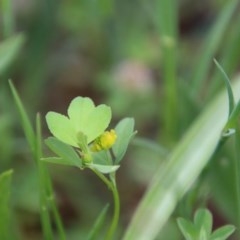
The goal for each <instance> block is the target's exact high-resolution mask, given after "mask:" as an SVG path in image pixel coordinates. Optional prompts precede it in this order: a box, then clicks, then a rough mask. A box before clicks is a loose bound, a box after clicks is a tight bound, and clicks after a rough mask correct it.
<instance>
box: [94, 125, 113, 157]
mask: <svg viewBox="0 0 240 240" xmlns="http://www.w3.org/2000/svg"><path fill="white" fill-rule="evenodd" d="M116 139H117V134H116V132H115V131H114V130H113V129H112V130H110V131H105V132H104V133H103V134H102V135H101V136H99V137H98V138H97V139H96V140H95V141H94V142H93V144H92V146H91V150H92V151H93V152H98V151H101V150H106V149H109V148H111V147H112V146H113V144H114V143H115V141H116Z"/></svg>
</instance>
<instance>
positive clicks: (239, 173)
mask: <svg viewBox="0 0 240 240" xmlns="http://www.w3.org/2000/svg"><path fill="white" fill-rule="evenodd" d="M239 145H240V132H239V128H238V127H237V131H236V136H235V152H236V156H235V168H234V169H235V180H236V194H237V195H236V198H237V228H238V229H239V228H240V162H239V159H240V151H239ZM239 234H240V232H238V235H239Z"/></svg>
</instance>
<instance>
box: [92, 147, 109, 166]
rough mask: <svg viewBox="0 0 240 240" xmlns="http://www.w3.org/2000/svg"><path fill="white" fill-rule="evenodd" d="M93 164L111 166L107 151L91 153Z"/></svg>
mask: <svg viewBox="0 0 240 240" xmlns="http://www.w3.org/2000/svg"><path fill="white" fill-rule="evenodd" d="M92 157H93V163H95V164H99V165H111V164H112V159H111V158H110V156H109V154H108V152H107V150H103V151H100V152H92Z"/></svg>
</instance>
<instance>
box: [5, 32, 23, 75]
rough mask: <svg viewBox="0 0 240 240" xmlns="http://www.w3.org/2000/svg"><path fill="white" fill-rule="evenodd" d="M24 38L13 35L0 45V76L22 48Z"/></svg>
mask: <svg viewBox="0 0 240 240" xmlns="http://www.w3.org/2000/svg"><path fill="white" fill-rule="evenodd" d="M24 41H25V37H24V35H23V34H18V35H14V36H12V37H10V38H8V39H6V40H5V41H4V42H1V44H0V56H1V58H0V75H3V73H4V72H5V71H6V69H7V68H8V67H9V65H10V64H11V63H12V62H13V61H14V59H15V58H16V57H17V55H18V53H19V51H20V49H21V47H22V46H23V44H24Z"/></svg>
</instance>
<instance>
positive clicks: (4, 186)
mask: <svg viewBox="0 0 240 240" xmlns="http://www.w3.org/2000/svg"><path fill="white" fill-rule="evenodd" d="M12 173H13V170H8V171H6V172H4V173H2V174H1V175H0V193H1V194H0V216H1V217H0V239H11V237H10V228H9V227H10V226H9V215H10V211H9V205H8V204H9V197H10V184H11V178H12Z"/></svg>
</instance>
